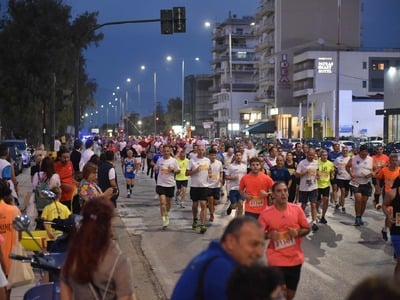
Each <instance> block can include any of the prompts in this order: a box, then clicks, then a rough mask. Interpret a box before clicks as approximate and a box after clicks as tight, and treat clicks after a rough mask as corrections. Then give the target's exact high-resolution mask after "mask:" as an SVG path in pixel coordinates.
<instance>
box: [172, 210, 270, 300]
mask: <svg viewBox="0 0 400 300" xmlns="http://www.w3.org/2000/svg"><path fill="white" fill-rule="evenodd" d="M263 247H264V234H263V231H262V230H261V228H260V224H259V223H258V222H257V220H256V219H254V218H252V217H246V216H244V217H237V218H234V219H233V220H232V221H231V222H230V223H229V224H228V226H227V227H226V228H225V231H224V233H223V235H222V237H221V240H220V241H219V242H217V241H212V242H211V243H210V245H209V247H208V248H207V249H206V250H204V251H202V252H201V253H200V254H198V255H196V256H195V257H194V258H193V259H192V260H191V261H190V262H189V264H188V265H187V267H186V268H185V270H184V271H183V273H182V276H181V278H180V279H179V280H178V282H177V284H176V286H175V288H174V291H173V293H172V297H171V300H180V299H185V300H186V299H204V300H209V299H218V300H226V299H228V298H227V292H226V291H227V286H228V280H229V277H230V276H231V274H232V272H233V270H234V269H235V267H236V266H237V265H243V266H251V265H253V264H255V263H256V262H257V261H258V260H259V259H260V258H261V257H262V256H263ZM199 283H200V284H199ZM196 297H198V298H196ZM200 297H202V298H200Z"/></svg>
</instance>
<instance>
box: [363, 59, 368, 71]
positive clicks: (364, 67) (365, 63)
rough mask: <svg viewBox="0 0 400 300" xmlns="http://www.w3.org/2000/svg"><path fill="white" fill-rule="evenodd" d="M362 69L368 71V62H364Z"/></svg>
mask: <svg viewBox="0 0 400 300" xmlns="http://www.w3.org/2000/svg"><path fill="white" fill-rule="evenodd" d="M362 68H363V69H364V70H366V69H367V62H366V61H363V63H362Z"/></svg>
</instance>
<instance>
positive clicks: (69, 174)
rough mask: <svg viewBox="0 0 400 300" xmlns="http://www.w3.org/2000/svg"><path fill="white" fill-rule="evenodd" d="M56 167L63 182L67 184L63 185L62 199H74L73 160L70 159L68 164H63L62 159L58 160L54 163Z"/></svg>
mask: <svg viewBox="0 0 400 300" xmlns="http://www.w3.org/2000/svg"><path fill="white" fill-rule="evenodd" d="M54 169H55V171H56V173H57V174H58V175H59V177H60V182H61V184H62V185H66V186H65V187H63V186H62V185H61V189H62V194H61V199H60V201H61V202H63V201H70V200H72V195H73V193H74V179H73V176H74V167H73V165H72V162H70V161H68V162H67V163H66V164H63V163H61V162H60V161H56V162H55V163H54Z"/></svg>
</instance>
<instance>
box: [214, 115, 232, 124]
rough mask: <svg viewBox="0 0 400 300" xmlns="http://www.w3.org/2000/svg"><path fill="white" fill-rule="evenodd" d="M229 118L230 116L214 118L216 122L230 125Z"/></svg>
mask: <svg viewBox="0 0 400 300" xmlns="http://www.w3.org/2000/svg"><path fill="white" fill-rule="evenodd" d="M228 120H229V117H228V116H226V117H225V116H222V117H215V116H214V122H220V123H228Z"/></svg>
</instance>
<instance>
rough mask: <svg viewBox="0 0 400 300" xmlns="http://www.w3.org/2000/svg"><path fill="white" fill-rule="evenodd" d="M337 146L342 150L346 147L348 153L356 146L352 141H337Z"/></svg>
mask: <svg viewBox="0 0 400 300" xmlns="http://www.w3.org/2000/svg"><path fill="white" fill-rule="evenodd" d="M339 145H340V148H342V147H343V146H347V148H348V149H349V151H353V150H354V149H355V148H356V147H357V144H356V142H354V141H339Z"/></svg>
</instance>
